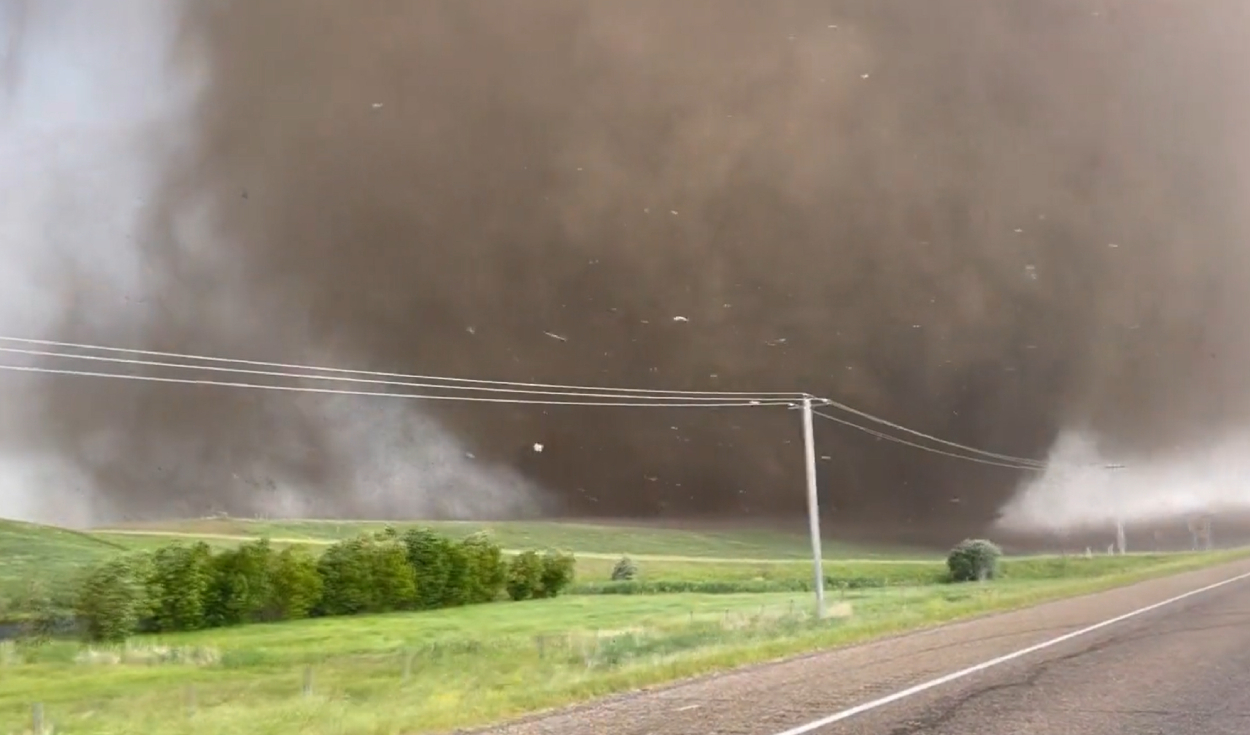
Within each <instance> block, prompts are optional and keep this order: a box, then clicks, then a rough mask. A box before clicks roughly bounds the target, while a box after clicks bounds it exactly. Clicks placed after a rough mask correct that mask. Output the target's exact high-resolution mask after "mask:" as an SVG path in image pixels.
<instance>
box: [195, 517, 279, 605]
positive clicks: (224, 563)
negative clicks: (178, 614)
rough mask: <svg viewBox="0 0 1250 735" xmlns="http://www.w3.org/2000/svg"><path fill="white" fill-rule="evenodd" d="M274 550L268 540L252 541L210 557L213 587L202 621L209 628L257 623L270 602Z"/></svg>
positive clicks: (209, 593)
mask: <svg viewBox="0 0 1250 735" xmlns="http://www.w3.org/2000/svg"><path fill="white" fill-rule="evenodd" d="M272 566H273V549H272V548H271V547H270V546H269V540H268V539H262V540H260V541H253V542H249V543H245V544H242V545H240V546H239V547H237V548H234V549H230V550H228V551H223V552H221V553H219V554H217V555H216V556H214V557H213V563H212V574H213V578H212V584H211V587H210V590H209V592H208V595H207V601H206V605H205V618H206V620H207V622H208V624H209V625H210V626H223V625H239V624H241V623H249V622H255V621H257V620H260V619H261V618H262V617H263V614H264V610H265V607H266V605H267V604H268V602H269V600H270V596H271V595H270V589H269V588H270V583H271V582H270V572H271V568H272Z"/></svg>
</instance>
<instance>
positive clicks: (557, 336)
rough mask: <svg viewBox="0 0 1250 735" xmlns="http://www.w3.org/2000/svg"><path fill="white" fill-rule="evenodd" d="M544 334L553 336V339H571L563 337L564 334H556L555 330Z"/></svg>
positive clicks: (563, 340)
mask: <svg viewBox="0 0 1250 735" xmlns="http://www.w3.org/2000/svg"><path fill="white" fill-rule="evenodd" d="M543 334H545V335H547V336H548V337H550V338H552V339H558V340H560V341H561V342H568V341H569V338H568V337H562V336H560V335H558V334H556V333H555V332H543Z"/></svg>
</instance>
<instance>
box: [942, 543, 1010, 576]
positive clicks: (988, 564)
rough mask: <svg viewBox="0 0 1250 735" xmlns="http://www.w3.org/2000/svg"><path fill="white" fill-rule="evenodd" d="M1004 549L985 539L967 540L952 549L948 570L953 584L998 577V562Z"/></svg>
mask: <svg viewBox="0 0 1250 735" xmlns="http://www.w3.org/2000/svg"><path fill="white" fill-rule="evenodd" d="M1002 556H1003V552H1002V549H1000V548H998V546H996V545H994V544H993V543H991V542H989V541H986V540H984V539H966V540H964V541H961V542H960V543H959V544H958V545H957V546H955V548H953V549H951V552H950V554H949V555H948V556H947V557H946V568H947V569H949V570H950V578H951V581H953V582H972V581H984V580H987V579H993V578H994V577H995V576H997V575H998V561H999V559H1001V558H1002Z"/></svg>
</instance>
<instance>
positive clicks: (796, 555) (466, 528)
mask: <svg viewBox="0 0 1250 735" xmlns="http://www.w3.org/2000/svg"><path fill="white" fill-rule="evenodd" d="M385 525H387V524H386V523H383V522H373V521H310V520H303V521H252V520H244V519H236V518H224V519H201V520H191V521H177V522H161V523H146V524H132V525H130V526H127V527H126V528H117V529H100V530H99V532H98V533H99V534H102V535H107V537H108V538H111V539H119V538H122V537H123V536H124V535H126V534H125V533H118V532H129V533H130V534H133V533H134V532H137V531H139V532H144V533H149V534H183V535H188V536H196V537H213V536H218V537H222V536H224V537H227V538H230V537H247V538H258V537H261V536H268V537H270V538H273V539H282V540H283V541H288V542H295V541H301V542H323V543H324V542H333V541H337V540H339V539H343V538H348V537H351V536H355V535H357V534H359V533H361V532H365V531H376V530H379V529H380V528H382V527H383V526H385ZM390 525H394V526H395V527H396V528H397V529H400V530H401V531H402V530H404V529H406V528H412V527H417V526H424V527H428V528H432V529H433V530H435V531H437V532H439V533H442V534H445V535H447V536H451V537H455V538H463V537H464V536H468V535H469V534H472V533H476V532H478V531H488V532H490V533H491V534H492V535H493V536H494V538H495V541H496V542H497V543H499V544H500V545H501V546H503V547H504V548H506V549H542V548H559V549H568V550H571V551H575V552H577V553H579V554H581V555H583V556H587V557H605V558H613V559H615V558H616V557H619V556H620V555H622V554H629V555H630V556H635V557H639V558H647V557H660V558H668V559H676V560H681V559H724V560H732V561H737V560H743V559H763V560H799V559H806V558H808V557H810V555H811V548H810V546H808V539H807V537H806V536H805V535H803V534H788V533H781V532H776V531H759V530H735V531H690V530H678V529H664V528H646V527H632V526H617V525H592V524H583V523H558V522H523V521H501V522H495V523H477V522H467V521H466V522H459V521H422V522H412V523H398V522H396V523H392V524H390ZM825 554H826V556H829V557H830V558H837V557H855V558H861V559H900V558H915V557H916V553H915V552H914V551H912V552H908V551H907V550H900V549H871V548H865V547H859V546H849V545H839V544H836V543H828V542H827V544H826V547H825Z"/></svg>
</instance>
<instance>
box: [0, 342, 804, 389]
mask: <svg viewBox="0 0 1250 735" xmlns="http://www.w3.org/2000/svg"><path fill="white" fill-rule="evenodd" d="M0 342H9V343H16V344H27V345H39V346H42V347H55V348H63V349H64V348H69V349H79V350H96V351H99V352H113V353H123V354H130V355H145V356H148V357H165V358H172V359H179V360H198V361H203V362H213V363H220V364H229V365H250V366H253V367H266V368H280V369H284V370H300V371H318V372H323V373H333V374H335V375H367V376H372V377H375V378H395V379H399V380H413V381H436V382H444V383H455V384H463V385H482V386H509V387H513V388H539V389H551V390H567V391H598V392H604V393H612V394H621V393H626V394H632V395H638V396H645V397H655V396H660V395H668V396H677V397H692V396H708V397H712V398H733V399H741V398H746V397H757V398H764V399H782V398H790V399H796V400H797V399H802V398H803V397H805V396H806V395H807V394H805V393H799V392H747V391H714V390H713V391H692V390H654V389H650V388H607V387H599V386H579V385H560V384H555V383H527V382H518V381H512V380H481V379H475V378H452V377H444V376H437V375H415V374H408V373H388V372H380V371H375V370H350V369H345V368H332V367H319V366H314V365H297V364H290V363H281V362H265V361H262V360H243V359H239V358H230V357H210V356H206V355H192V354H183V353H177V352H161V351H158V350H140V349H133V348H128V347H110V346H105V345H93V344H83V343H76V342H58V341H55V340H47V339H31V338H26V337H7V336H0ZM191 367H201V366H198V365H197V366H191ZM202 369H208V368H202Z"/></svg>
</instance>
